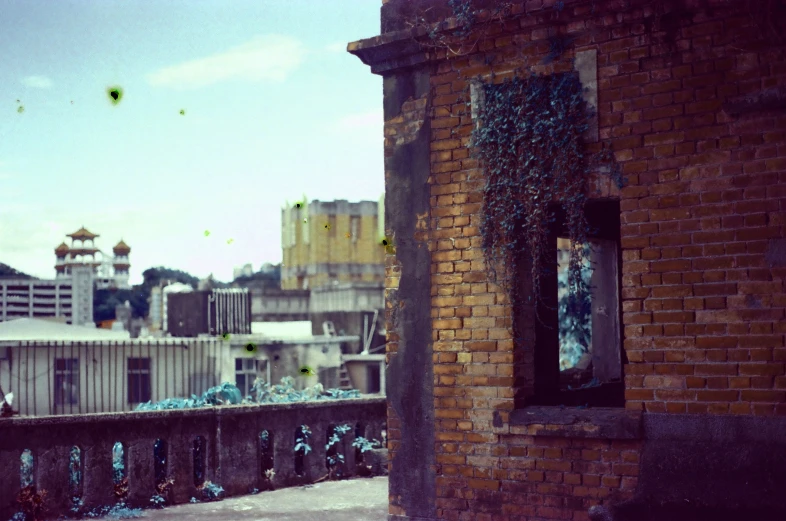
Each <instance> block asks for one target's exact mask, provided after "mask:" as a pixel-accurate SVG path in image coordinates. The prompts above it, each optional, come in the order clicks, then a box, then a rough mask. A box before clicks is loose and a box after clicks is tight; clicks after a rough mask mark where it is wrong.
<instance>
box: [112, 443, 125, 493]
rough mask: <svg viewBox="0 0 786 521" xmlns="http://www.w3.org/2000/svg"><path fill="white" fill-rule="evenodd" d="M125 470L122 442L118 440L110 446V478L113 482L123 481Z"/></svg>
mask: <svg viewBox="0 0 786 521" xmlns="http://www.w3.org/2000/svg"><path fill="white" fill-rule="evenodd" d="M125 470H126V469H125V463H124V461H123V444H122V443H120V442H119V441H118V442H116V443H115V444H114V446H112V479H113V480H114V482H115V483H120V482H121V481H123V478H124V477H125Z"/></svg>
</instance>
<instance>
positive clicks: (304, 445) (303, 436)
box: [295, 425, 311, 455]
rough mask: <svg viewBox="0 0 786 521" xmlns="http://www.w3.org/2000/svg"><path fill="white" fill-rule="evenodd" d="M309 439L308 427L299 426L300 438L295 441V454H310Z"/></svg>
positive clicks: (309, 431) (309, 430)
mask: <svg viewBox="0 0 786 521" xmlns="http://www.w3.org/2000/svg"><path fill="white" fill-rule="evenodd" d="M310 438H311V429H309V428H308V425H301V426H300V436H298V437H297V438H296V439H295V452H296V453H297V452H301V453H302V454H303V455H306V454H308V453H309V452H311V446H310V445H309V444H308V440H309V439H310Z"/></svg>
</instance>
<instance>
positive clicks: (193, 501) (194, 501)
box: [188, 497, 199, 503]
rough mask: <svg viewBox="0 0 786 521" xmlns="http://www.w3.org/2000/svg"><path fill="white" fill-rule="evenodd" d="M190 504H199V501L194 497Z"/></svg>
mask: <svg viewBox="0 0 786 521" xmlns="http://www.w3.org/2000/svg"><path fill="white" fill-rule="evenodd" d="M188 502H189V503H199V500H198V499H197V498H195V497H192V498H191V499H190V500H189V501H188Z"/></svg>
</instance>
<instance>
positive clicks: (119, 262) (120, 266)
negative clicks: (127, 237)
mask: <svg viewBox="0 0 786 521" xmlns="http://www.w3.org/2000/svg"><path fill="white" fill-rule="evenodd" d="M112 252H113V253H114V254H115V258H114V260H113V262H112V267H113V268H114V272H115V283H116V284H117V287H118V289H128V288H129V287H130V286H129V284H128V268H129V267H130V266H131V265H130V264H129V262H128V254H129V253H131V248H129V247H128V244H126V243H125V241H123V239H120V242H118V243H117V244H116V245H115V247H114V248H112Z"/></svg>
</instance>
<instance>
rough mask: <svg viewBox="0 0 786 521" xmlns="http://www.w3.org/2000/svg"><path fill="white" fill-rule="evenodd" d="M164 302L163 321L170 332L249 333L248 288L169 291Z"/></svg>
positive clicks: (184, 334)
mask: <svg viewBox="0 0 786 521" xmlns="http://www.w3.org/2000/svg"><path fill="white" fill-rule="evenodd" d="M165 304H166V314H165V319H164V324H165V325H166V332H167V333H168V334H170V335H172V336H176V337H196V336H199V335H216V336H221V335H223V334H224V333H229V334H231V335H238V334H250V333H251V294H250V293H249V291H248V290H247V289H240V288H230V289H213V290H198V291H190V292H183V293H170V294H168V295H167V297H166V298H165Z"/></svg>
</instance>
